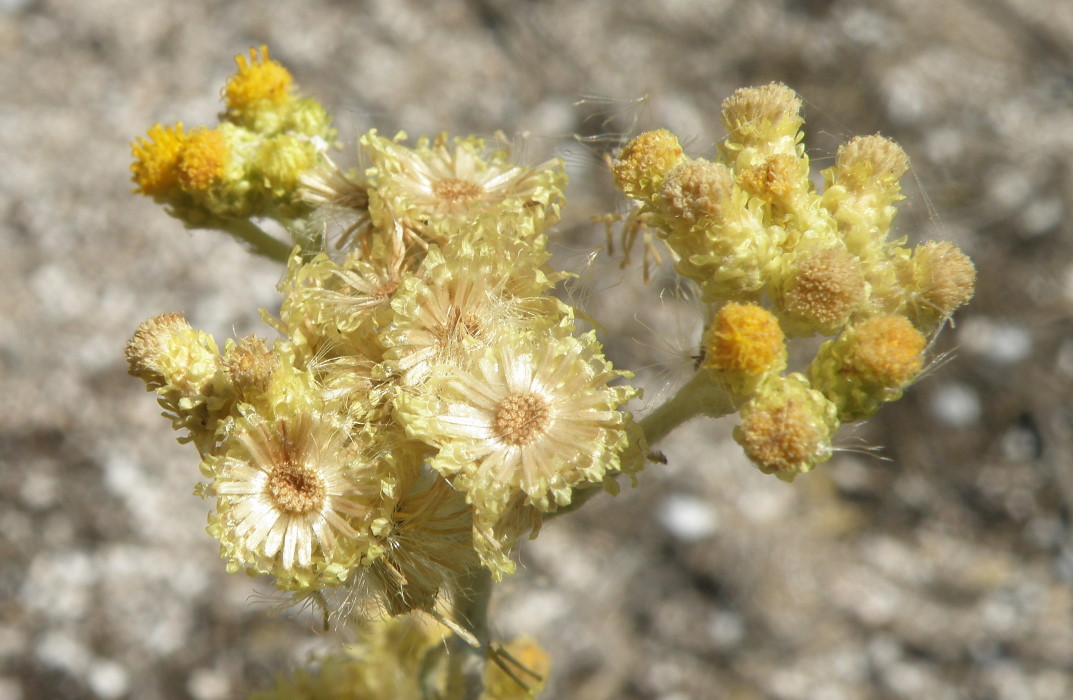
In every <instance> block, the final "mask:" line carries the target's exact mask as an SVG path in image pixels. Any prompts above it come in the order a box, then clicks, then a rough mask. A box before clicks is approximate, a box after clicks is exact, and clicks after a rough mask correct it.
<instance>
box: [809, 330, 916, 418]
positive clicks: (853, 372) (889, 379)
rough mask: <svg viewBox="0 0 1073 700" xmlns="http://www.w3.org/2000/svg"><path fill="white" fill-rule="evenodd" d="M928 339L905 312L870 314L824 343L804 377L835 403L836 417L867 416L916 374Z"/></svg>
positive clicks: (898, 393)
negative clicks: (902, 313)
mask: <svg viewBox="0 0 1073 700" xmlns="http://www.w3.org/2000/svg"><path fill="white" fill-rule="evenodd" d="M927 344H928V343H927V339H926V338H925V337H924V335H923V334H922V333H921V332H920V331H919V330H917V329H916V328H915V327H914V326H913V324H912V323H911V322H910V321H909V319H907V318H906V317H904V316H896V315H880V316H872V317H871V318H868V319H865V320H864V321H861V322H860V323H857V324H855V325H853V326H850V327H848V328H847V329H846V330H845V331H843V332H842V335H840V336H839V337H838V338H835V339H833V340H829V341H827V342H826V343H824V344H823V345H822V346H821V347H820V350H819V352H817V353H816V357H815V358H814V359H813V360H812V364H811V365H810V366H809V371H808V373H809V378H810V379H811V380H812V384H813V386H815V387H816V389H818V390H819V391H822V392H823V394H824V396H826V397H827V398H828V399H830V400H831V401H832V402H834V403H835V405H837V406H838V415H839V419H840V420H841V421H843V422H848V421H853V420H859V419H861V418H867V417H869V416H871V415H873V414H874V413H875V412H876V411H877V410H879V407H880V406H881V405H882V404H883V403H885V402H887V401H896V400H897V399H899V398H900V397H901V395H902V391H903V390H904V389H905V387H906V386H907V385H908V384H909V383H910V382H911V381H912V380H913V379H914V378H915V377H916V376H917V375H918V374H920V370H921V368H922V367H923V365H924V350H925V349H926V348H927Z"/></svg>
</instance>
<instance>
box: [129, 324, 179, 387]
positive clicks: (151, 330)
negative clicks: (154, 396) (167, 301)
mask: <svg viewBox="0 0 1073 700" xmlns="http://www.w3.org/2000/svg"><path fill="white" fill-rule="evenodd" d="M191 330H193V329H192V328H191V327H190V324H189V323H187V322H186V318H185V317H183V315H182V314H180V313H166V314H160V315H159V316H154V317H153V318H151V319H149V320H148V321H143V322H142V323H141V324H140V325H139V326H138V329H137V330H136V331H134V336H133V337H132V338H131V339H130V341H128V342H127V348H126V352H125V354H126V357H127V364H128V365H129V367H128V371H129V372H130V374H132V375H133V376H135V377H138V378H139V379H141V380H142V381H144V382H145V383H146V384H149V385H150V386H160V385H161V384H163V383H164V382H165V381H166V378H165V376H164V363H163V357H162V356H163V355H164V354H165V353H167V352H168V344H169V343H170V342H171V339H172V338H173V337H175V335H176V334H178V333H182V332H187V331H191Z"/></svg>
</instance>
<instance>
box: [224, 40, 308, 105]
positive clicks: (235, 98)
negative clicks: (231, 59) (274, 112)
mask: <svg viewBox="0 0 1073 700" xmlns="http://www.w3.org/2000/svg"><path fill="white" fill-rule="evenodd" d="M235 63H236V64H237V65H238V71H237V72H235V73H234V74H233V75H232V76H231V77H230V78H229V79H228V81H227V85H226V86H225V87H224V102H225V103H226V104H227V108H228V109H231V110H243V109H248V108H250V107H254V106H257V105H258V104H260V103H262V102H269V103H271V104H276V105H278V104H281V103H283V102H286V101H287V100H289V99H290V96H291V82H292V78H291V74H290V73H289V72H288V71H287V69H286V68H284V67H283V66H282V64H280V63H279V62H277V61H273V60H271V59H269V57H268V47H267V46H261V53H260V56H258V54H257V49H250V58H249V61H247V60H246V57H245V56H244V55H242V54H238V55H237V56H235Z"/></svg>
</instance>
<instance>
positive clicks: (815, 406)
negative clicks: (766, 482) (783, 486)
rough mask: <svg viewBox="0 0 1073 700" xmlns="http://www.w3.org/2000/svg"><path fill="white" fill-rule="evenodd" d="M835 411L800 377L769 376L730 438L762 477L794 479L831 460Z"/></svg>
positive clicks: (751, 400) (743, 412)
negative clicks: (739, 446)
mask: <svg viewBox="0 0 1073 700" xmlns="http://www.w3.org/2000/svg"><path fill="white" fill-rule="evenodd" d="M837 428H838V421H837V419H836V418H835V407H834V406H833V405H832V404H831V402H830V401H828V400H827V399H826V398H824V396H823V395H822V394H821V393H820V392H818V391H815V390H813V389H811V388H810V387H809V383H808V380H807V379H805V378H804V377H803V376H801V375H800V374H791V375H789V376H786V377H774V378H772V379H771V380H770V381H767V382H764V384H763V385H761V387H760V389H759V391H758V392H757V394H756V395H754V396H753V398H752V399H750V400H749V402H748V403H746V404H745V406H743V407H742V409H741V423H740V424H739V425H738V426H737V427H736V428H735V429H734V439H735V440H736V441H737V442H738V444H740V445H741V446H742V449H743V450H744V451H745V456H746V457H748V458H749V459H750V460H751V461H752V462H753V464H755V465H756V466H757V467H758V468H759V469H760V471H762V472H764V473H765V474H774V475H775V476H777V477H779V478H780V479H782V480H783V481H793V479H794V477H796V476H797V475H798V474H804V473H805V472H807V471H809V470H811V469H812V468H813V467H814V466H816V465H817V464H821V463H823V462H826V461H827V460H828V459H830V458H831V452H832V448H831V437H832V435H833V434H834V432H835V430H836V429H837Z"/></svg>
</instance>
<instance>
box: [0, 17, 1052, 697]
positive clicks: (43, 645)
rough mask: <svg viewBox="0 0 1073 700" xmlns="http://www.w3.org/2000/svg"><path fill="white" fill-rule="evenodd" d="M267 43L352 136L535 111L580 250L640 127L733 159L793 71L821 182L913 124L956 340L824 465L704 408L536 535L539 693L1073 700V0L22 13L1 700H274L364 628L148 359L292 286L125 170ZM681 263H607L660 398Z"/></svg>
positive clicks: (5, 110) (235, 322)
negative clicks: (218, 471)
mask: <svg viewBox="0 0 1073 700" xmlns="http://www.w3.org/2000/svg"><path fill="white" fill-rule="evenodd" d="M261 43H267V44H268V45H269V46H270V47H271V50H272V55H273V56H274V57H275V58H278V59H280V60H281V61H282V62H283V63H284V64H285V65H287V66H288V67H289V68H290V69H291V71H292V72H293V73H294V75H295V77H296V79H297V80H298V82H299V84H300V86H301V88H302V89H303V91H304V92H306V93H307V94H311V95H314V96H317V97H318V98H320V99H321V100H322V101H323V102H324V103H325V104H326V105H327V107H328V108H329V111H331V112H332V113H333V114H335V115H336V118H337V123H338V126H339V127H340V132H341V135H342V136H343V137H344V138H348V139H352V138H353V136H354V135H355V134H357V133H359V132H360V131H363V130H365V129H367V128H369V127H373V126H376V127H378V128H379V129H380V130H381V131H382V132H385V133H391V132H393V131H394V130H395V129H398V128H405V129H406V130H407V131H408V132H409V133H411V134H418V133H423V132H436V131H439V130H443V129H447V130H450V131H452V132H455V133H466V132H477V133H485V134H491V133H492V132H494V131H495V130H497V129H502V130H504V131H505V132H506V133H507V134H508V135H520V136H524V138H523V139H521V140H522V141H523V142H524V144H525V147H524V148H523V149H522V152H521V154H522V155H523V156H524V157H525V158H527V159H529V160H532V161H536V160H537V159H540V158H543V157H546V156H547V155H550V154H561V155H564V156H565V157H566V158H567V161H568V163H569V168H570V175H571V180H572V184H571V190H570V192H569V195H570V200H571V204H570V206H569V207H568V209H567V212H568V214H567V219H566V221H565V222H564V224H563V226H561V231H562V236H561V241H560V243H561V247H560V250H561V251H562V252H561V257H560V258H559V260H560V263H561V264H563V265H567V266H571V267H572V268H574V269H584V265H585V260H586V256H587V254H588V253H590V252H592V251H593V250H596V249H597V248H598V247H599V245H600V241H601V236H602V231H601V230H600V228H598V227H595V226H592V225H590V224H589V223H588V221H587V216H588V215H589V214H591V213H596V212H600V211H608V210H612V209H615V208H617V207H620V206H622V202H621V200H616V199H615V198H614V196H613V194H612V192H611V190H610V188H609V184H608V183H609V180H610V178H609V176H608V175H607V173H606V172H605V170H604V167H603V165H602V163H601V161H600V157H599V156H600V154H601V152H602V151H605V150H606V149H608V148H610V147H611V146H612V145H613V144H614V141H615V136H616V134H619V133H621V132H636V131H639V130H642V129H644V128H652V127H655V126H666V127H668V128H671V129H672V130H674V131H676V132H677V133H679V134H681V135H682V136H683V138H684V139H685V140H687V142H688V143H689V149H690V150H691V151H692V152H693V153H694V154H697V155H700V154H710V153H711V149H712V144H713V143H714V142H715V141H717V140H719V139H720V138H722V134H721V130H720V127H719V119H718V115H719V110H718V108H719V103H720V102H721V101H722V99H723V98H724V97H726V96H727V95H728V94H729V93H730V92H731V91H732V90H733V89H734V88H736V87H739V86H742V85H750V84H760V83H765V82H769V81H771V80H782V81H785V82H786V83H788V84H789V85H790V86H792V87H793V88H795V89H796V90H798V91H799V92H800V93H801V95H802V96H803V97H804V98H805V100H806V102H807V106H806V118H807V129H808V137H807V138H808V143H809V145H810V149H811V153H812V155H813V158H814V163H815V164H816V167H817V170H818V169H820V168H822V167H826V165H827V164H828V163H829V156H830V155H831V154H833V153H834V149H835V148H836V147H837V144H838V143H840V142H842V141H844V140H846V139H847V138H849V137H850V136H852V135H855V134H865V133H874V132H877V131H879V132H882V133H883V134H885V135H888V136H891V137H893V138H894V139H896V140H898V141H899V142H900V143H901V144H902V145H903V146H904V147H905V149H906V151H907V152H908V153H909V155H910V157H911V158H912V162H913V171H912V174H911V175H912V176H911V177H907V178H906V180H905V185H906V187H907V190H908V193H909V195H910V198H909V200H908V201H907V202H906V203H905V207H904V208H903V211H902V213H901V214H900V215H899V220H898V222H897V224H898V226H899V230H900V231H901V232H904V233H907V234H908V235H909V236H910V237H911V238H913V239H916V238H944V239H947V240H952V241H954V242H956V243H957V244H958V245H961V246H962V247H963V248H964V249H965V250H966V251H967V252H968V253H969V254H970V255H972V256H973V257H974V259H975V260H976V262H977V265H978V267H979V272H980V286H979V290H978V293H977V298H976V300H975V301H974V302H973V304H972V305H971V307H969V308H968V309H967V310H965V311H964V312H963V313H961V314H960V315H959V318H958V323H957V327H956V328H955V329H953V330H948V331H947V332H945V333H944V334H943V336H942V337H941V339H940V345H941V347H942V349H943V350H947V349H954V348H956V354H957V357H956V359H955V360H954V361H952V362H950V363H949V364H946V365H944V366H942V367H941V368H939V369H937V370H935V371H934V372H933V373H932V374H931V375H930V376H928V377H927V378H926V379H925V380H923V381H921V382H920V383H919V385H917V386H915V387H914V388H913V389H912V390H911V391H910V392H909V393H908V395H907V396H906V397H905V398H904V399H903V400H902V401H901V402H899V403H898V404H895V405H892V406H890V407H888V408H886V409H885V410H884V411H882V412H881V413H880V415H879V416H878V417H877V418H875V419H873V420H871V421H870V422H869V423H868V424H866V425H864V426H862V427H860V428H859V429H858V430H857V431H856V432H852V431H851V432H850V433H848V434H846V435H844V437H843V439H842V444H843V445H844V446H846V447H847V448H849V449H848V451H846V452H845V453H843V454H840V455H839V456H837V457H836V458H835V460H833V461H832V462H831V463H830V464H829V465H827V466H825V467H823V468H821V469H818V470H817V471H816V472H815V473H813V474H812V475H810V476H808V477H807V478H802V479H800V480H799V481H798V482H797V483H796V484H795V485H793V486H787V485H785V484H783V483H781V482H778V481H776V480H774V479H771V478H768V477H764V476H763V475H761V474H759V473H758V472H757V471H756V470H755V469H753V468H752V467H750V466H749V465H748V464H746V463H745V460H744V458H743V457H741V456H740V453H739V451H738V450H737V448H736V447H735V446H734V445H733V443H732V442H731V441H730V440H729V431H730V427H731V425H730V424H728V423H726V422H725V421H724V422H722V423H714V422H707V423H696V424H691V425H690V426H688V427H687V428H686V429H684V430H682V431H681V433H680V434H676V435H675V436H674V438H673V439H672V440H671V441H669V442H668V443H667V444H666V445H665V446H664V451H665V453H666V455H667V457H668V460H669V463H668V465H667V466H666V467H660V466H658V465H653V466H652V467H650V469H649V470H648V471H647V472H646V474H645V475H644V477H643V480H642V481H643V483H642V486H643V488H641V489H638V490H635V491H627V492H625V493H624V494H623V495H622V496H620V497H619V498H618V499H616V500H611V499H606V498H605V499H600V500H597V501H594V502H592V503H591V504H590V505H589V506H588V507H586V508H585V509H584V510H583V511H581V512H580V513H579V514H577V515H575V516H572V517H570V518H563V519H562V520H561V521H557V522H555V523H553V524H551V525H549V526H548V527H547V528H546V529H545V531H544V532H543V533H542V534H541V536H540V538H539V539H538V540H537V541H535V542H533V543H531V544H529V545H527V546H526V547H525V548H524V550H523V552H522V562H523V566H524V568H523V569H522V570H521V571H520V573H519V574H518V575H517V576H515V577H514V578H513V579H511V580H509V581H508V582H506V583H505V584H503V585H502V587H501V589H500V593H499V595H498V596H497V600H496V604H495V619H497V620H498V626H499V630H500V632H501V633H502V634H503V635H512V634H515V633H517V632H520V631H526V632H529V633H531V634H534V635H535V636H537V637H538V638H539V639H540V640H541V642H542V643H543V644H544V645H545V647H546V648H547V649H548V650H549V651H550V653H551V654H552V657H553V663H554V669H553V671H554V675H555V680H554V683H553V685H552V687H551V690H550V691H549V693H548V695H547V696H546V697H551V698H609V699H610V698H615V699H617V698H662V699H664V700H672V699H673V700H681V699H685V698H779V699H786V700H791V699H806V698H807V699H822V700H827V699H831V700H834V699H836V698H847V699H849V698H929V699H939V698H974V699H975V698H1004V699H1005V698H1008V699H1015V698H1024V699H1026V700H1027V699H1033V700H1034V699H1037V698H1055V699H1060V698H1069V697H1073V671H1071V669H1073V521H1071V519H1073V415H1071V401H1070V396H1071V395H1073V393H1071V389H1073V334H1071V332H1070V331H1071V330H1073V314H1071V307H1073V223H1071V220H1073V218H1071V217H1070V209H1071V208H1073V3H1070V2H1067V1H1066V0H947V1H945V2H933V1H932V0H878V1H876V2H864V1H861V2H853V1H851V0H844V1H839V0H807V1H801V2H774V1H773V2H756V1H755V0H753V1H748V0H674V1H668V2H653V1H652V0H634V1H629V2H614V1H611V0H584V1H577V2H569V1H567V0H559V1H554V0H549V1H543V2H542V1H539V0H530V1H525V0H483V1H481V2H463V1H461V0H439V1H437V2H427V3H426V2H419V1H418V0H379V1H372V0H370V1H368V2H345V1H343V0H335V1H332V0H307V1H306V2H302V3H297V2H295V3H288V2H282V1H261V2H257V1H255V0H229V1H226V2H225V1H223V0H216V1H214V0H194V1H187V2H160V1H159V0H152V1H146V0H0V94H2V95H3V98H2V102H0V153H2V154H3V162H4V163H6V165H5V166H4V167H3V174H2V175H0V301H2V310H0V533H2V534H0V699H3V700H30V699H37V698H65V699H67V698H69V699H73V700H79V699H82V698H132V699H133V698H136V699H138V700H157V699H167V700H182V699H184V698H195V699H197V700H214V699H218V698H232V697H242V696H244V694H245V693H247V692H248V691H249V690H251V689H252V688H257V687H264V686H265V685H267V684H268V683H269V682H270V681H271V679H272V677H273V675H274V674H275V672H276V671H277V670H278V669H280V668H281V667H285V666H286V665H287V664H290V663H293V662H297V661H300V660H301V659H303V658H305V657H306V655H307V654H309V653H311V652H313V651H316V650H317V649H322V648H330V647H331V646H332V645H334V644H336V643H337V640H336V639H334V638H333V637H332V636H331V635H321V634H318V633H316V632H315V631H314V627H315V626H316V625H315V621H313V620H311V619H307V618H302V617H294V616H288V615H280V614H276V613H274V612H273V607H274V601H273V600H272V599H271V598H266V597H265V594H267V593H270V588H269V587H267V586H265V585H264V583H263V582H258V581H254V580H250V579H245V578H242V577H236V576H227V575H226V574H225V573H224V570H223V564H222V562H221V561H220V560H219V559H218V557H217V554H216V545H215V543H214V542H213V541H212V540H211V539H210V538H209V537H207V536H206V535H205V534H204V532H203V524H204V521H205V513H206V511H207V508H208V504H206V503H203V502H201V501H199V500H198V499H196V498H195V497H194V496H192V495H191V488H192V484H193V482H194V479H195V476H196V458H195V456H194V453H193V450H192V449H189V448H186V447H183V446H180V445H177V444H175V442H174V439H173V435H172V434H171V432H170V430H169V427H168V425H167V424H166V422H165V421H163V420H161V419H160V418H159V417H158V416H157V410H156V406H155V403H154V401H153V398H152V397H151V396H150V395H147V394H145V393H144V392H143V391H142V387H141V383H140V382H138V381H136V380H134V379H132V378H130V377H128V376H127V375H126V374H125V364H124V362H123V358H122V348H123V344H124V343H125V341H126V339H127V338H128V337H129V335H130V334H131V332H132V331H133V329H134V328H135V326H136V325H137V324H138V323H139V322H140V321H142V320H144V319H146V318H148V317H150V316H153V315H155V314H157V313H160V312H163V311H173V310H174V311H182V312H185V313H186V315H187V316H188V318H189V320H190V321H191V323H192V324H193V325H194V326H195V327H201V328H206V329H208V330H210V331H211V332H213V333H214V334H215V335H217V337H218V338H220V339H222V338H223V337H225V336H227V335H235V336H242V335H245V334H247V333H249V332H252V331H253V330H254V329H255V328H256V327H257V326H258V322H257V312H256V310H257V308H258V307H261V306H264V307H269V308H271V307H273V306H274V305H275V304H276V294H275V290H274V285H275V282H276V281H277V279H278V276H279V270H278V269H276V268H275V267H274V266H273V265H272V264H271V263H267V262H264V261H260V260H255V259H252V258H250V257H249V256H248V255H247V254H246V253H245V252H244V251H243V250H242V249H241V248H240V247H239V245H237V244H236V243H233V242H232V241H230V240H227V239H225V238H223V237H222V236H221V235H218V234H214V233H211V232H204V231H197V232H193V233H187V232H185V231H183V230H182V228H181V227H180V225H179V224H178V223H177V222H176V221H174V220H171V219H169V218H168V217H166V216H165V215H164V214H163V213H162V212H161V211H159V210H158V209H157V207H155V206H154V205H153V204H152V203H151V202H149V201H148V200H144V199H141V198H135V197H133V196H131V195H130V183H129V172H128V164H129V159H130V156H129V145H128V144H129V142H130V141H131V140H132V139H133V137H135V136H136V135H139V134H142V133H144V131H145V130H146V129H147V128H148V127H149V126H150V125H151V124H153V123H154V122H156V121H162V122H171V121H175V120H181V121H184V122H186V123H187V124H197V123H202V122H212V121H213V119H214V115H215V114H216V112H217V111H218V110H219V107H220V105H219V101H218V92H217V91H218V89H219V88H220V86H221V85H222V84H223V81H224V79H225V78H226V76H227V75H228V74H229V73H230V72H231V70H232V68H233V63H232V57H233V56H234V54H236V53H240V52H244V51H245V50H247V49H248V48H249V47H250V46H255V45H259V44H261ZM643 97H644V98H646V99H643V100H642V99H639V98H643ZM583 98H584V99H583ZM579 100H582V103H581V104H575V103H577V102H578V101H579ZM572 135H580V136H583V137H589V138H588V140H585V141H578V140H575V139H572V138H571V137H572ZM669 279H670V278H669V277H668V276H664V277H663V278H660V279H657V281H656V283H655V284H653V285H652V286H650V287H648V288H644V287H642V286H641V284H640V271H639V270H638V269H636V268H634V269H629V270H626V271H624V272H623V271H619V270H618V268H617V265H615V264H614V263H607V264H600V263H597V264H596V266H594V267H592V268H590V269H589V270H588V271H586V272H584V274H583V280H584V281H585V282H587V283H588V287H589V292H588V294H587V295H588V297H589V307H590V309H591V310H592V311H593V313H594V314H595V315H596V316H597V317H598V318H600V319H601V320H603V321H604V323H605V325H606V326H607V328H608V338H609V341H608V342H609V353H610V354H611V356H612V357H613V358H614V359H615V360H616V363H618V364H620V365H624V366H627V367H635V368H636V367H642V368H645V369H644V370H643V371H641V372H640V375H639V376H640V378H641V379H642V380H643V382H644V384H645V385H646V387H647V389H648V399H647V400H648V401H649V402H652V401H654V400H656V399H658V398H659V397H660V396H661V395H662V394H663V393H664V392H665V391H666V390H667V389H668V388H669V384H670V382H673V381H674V379H675V378H676V377H680V376H681V373H682V371H683V370H684V369H685V368H686V365H687V364H688V361H687V360H686V359H685V358H686V356H687V355H688V354H689V353H690V352H691V343H693V342H694V341H695V337H694V336H695V335H696V329H695V328H693V327H692V325H691V324H692V316H691V315H690V305H689V303H688V301H684V300H680V299H677V298H676V297H675V296H674V295H673V294H670V293H665V294H663V295H662V298H661V291H665V290H663V289H662V287H661V284H666V283H667V282H668V280H669ZM869 445H881V446H883V448H884V449H883V451H882V453H881V454H882V455H883V456H884V457H885V458H886V460H888V461H884V460H881V459H877V458H875V457H874V456H870V455H869V454H867V450H862V449H860V448H863V447H866V446H869Z"/></svg>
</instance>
